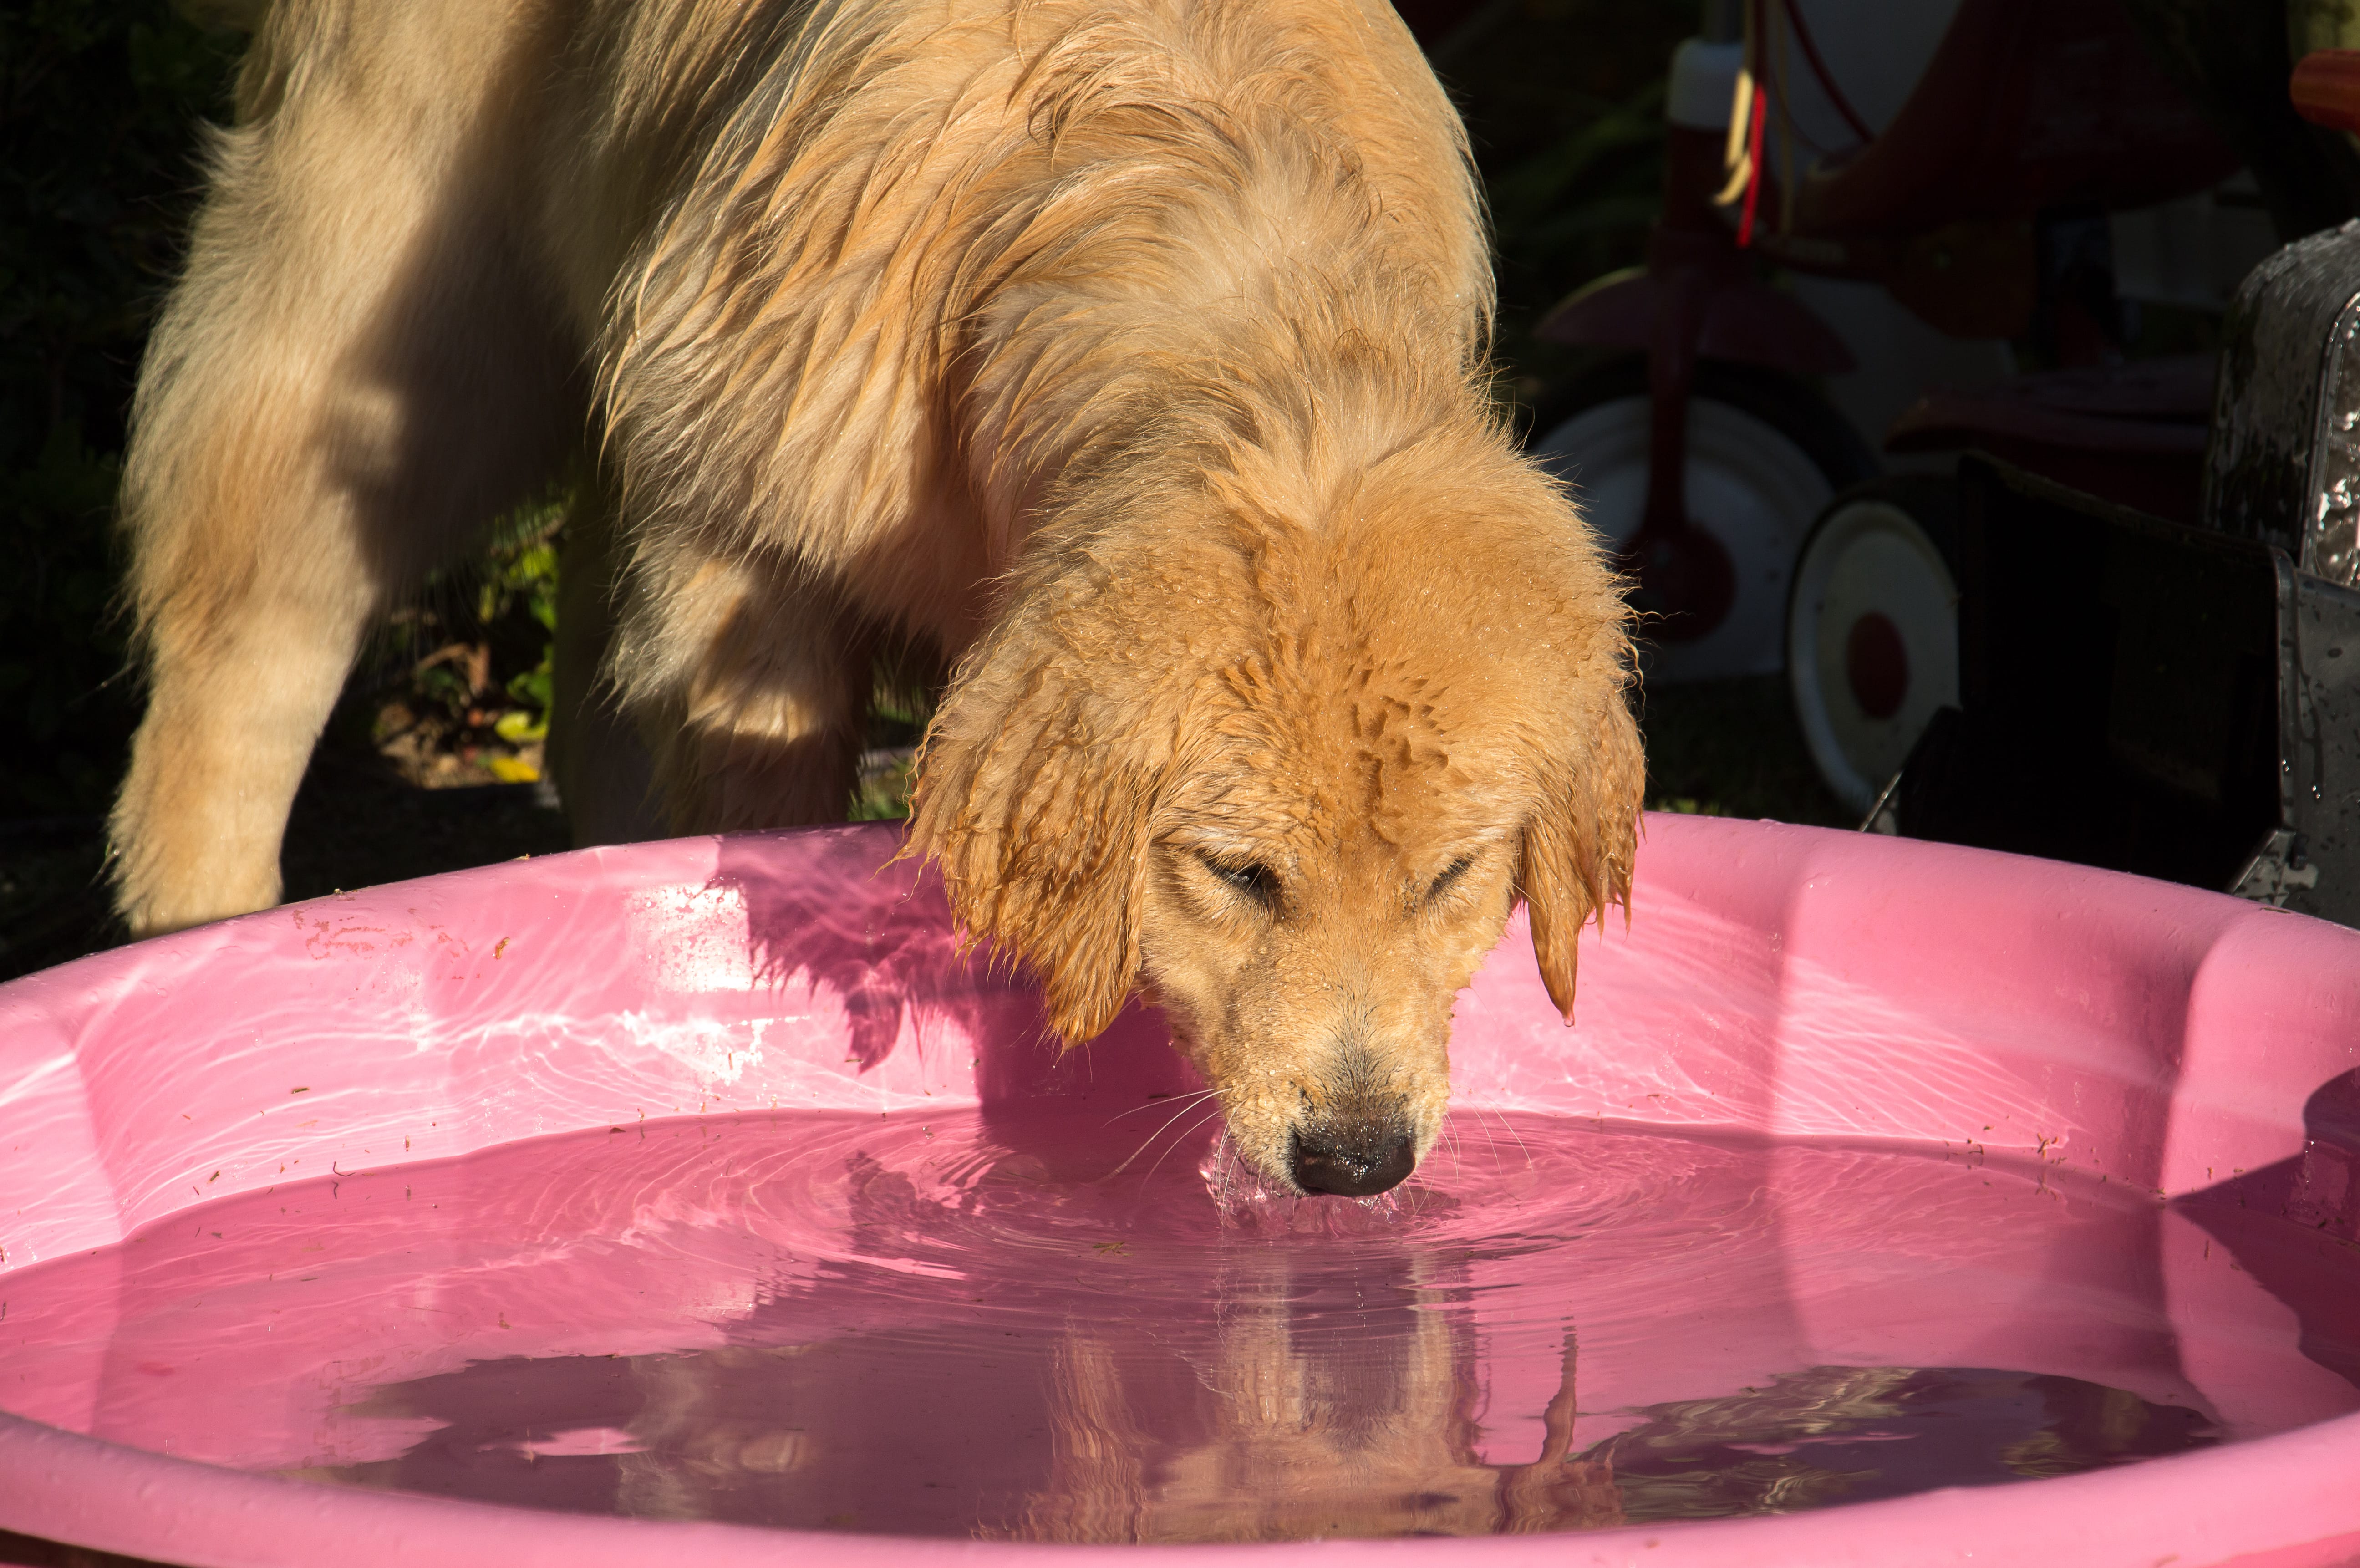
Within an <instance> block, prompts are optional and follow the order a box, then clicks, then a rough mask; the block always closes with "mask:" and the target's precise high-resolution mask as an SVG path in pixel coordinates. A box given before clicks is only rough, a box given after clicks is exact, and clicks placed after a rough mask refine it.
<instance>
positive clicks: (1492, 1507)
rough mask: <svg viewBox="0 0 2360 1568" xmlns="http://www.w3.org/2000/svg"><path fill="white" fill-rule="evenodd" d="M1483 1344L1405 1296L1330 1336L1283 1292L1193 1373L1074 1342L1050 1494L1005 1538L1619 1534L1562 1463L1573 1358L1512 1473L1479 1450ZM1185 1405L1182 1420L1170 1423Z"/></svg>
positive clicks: (1579, 1474)
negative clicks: (1175, 1405)
mask: <svg viewBox="0 0 2360 1568" xmlns="http://www.w3.org/2000/svg"><path fill="white" fill-rule="evenodd" d="M1371 1318H1374V1319H1376V1320H1378V1321H1374V1322H1371V1321H1369V1320H1370V1319H1371ZM1471 1337H1472V1336H1471V1335H1470V1333H1469V1332H1467V1330H1466V1326H1465V1320H1464V1319H1463V1318H1461V1317H1460V1316H1459V1315H1458V1314H1454V1313H1448V1312H1443V1311H1432V1310H1414V1309H1413V1308H1412V1307H1411V1306H1410V1305H1409V1304H1408V1297H1407V1293H1406V1292H1402V1293H1401V1303H1400V1304H1399V1305H1393V1304H1388V1305H1386V1306H1384V1307H1382V1308H1378V1309H1375V1310H1368V1309H1366V1308H1363V1309H1362V1310H1361V1311H1360V1312H1358V1313H1353V1312H1352V1311H1351V1310H1350V1303H1349V1301H1347V1302H1346V1303H1344V1310H1343V1311H1341V1312H1338V1313H1337V1314H1335V1315H1334V1318H1333V1319H1332V1320H1331V1321H1326V1322H1321V1321H1317V1320H1316V1319H1315V1320H1313V1321H1307V1322H1306V1321H1304V1319H1303V1318H1302V1317H1301V1315H1299V1314H1298V1313H1297V1312H1295V1311H1294V1310H1291V1309H1290V1306H1289V1304H1288V1303H1287V1302H1286V1301H1285V1299H1284V1298H1283V1296H1281V1295H1279V1294H1278V1293H1276V1292H1273V1293H1272V1294H1271V1295H1269V1296H1268V1297H1262V1298H1258V1299H1253V1300H1251V1301H1246V1302H1240V1303H1237V1304H1235V1305H1234V1306H1233V1307H1232V1308H1231V1310H1230V1311H1229V1313H1228V1314H1227V1315H1226V1316H1225V1318H1224V1320H1223V1321H1222V1324H1221V1327H1220V1332H1218V1335H1217V1336H1216V1337H1215V1338H1214V1340H1213V1342H1212V1343H1210V1344H1209V1345H1208V1346H1207V1351H1208V1352H1209V1354H1204V1355H1201V1356H1194V1357H1189V1358H1187V1361H1188V1365H1185V1367H1176V1366H1173V1365H1168V1364H1166V1365H1157V1358H1156V1357H1155V1355H1154V1354H1153V1351H1150V1352H1149V1353H1148V1354H1145V1355H1142V1349H1144V1348H1145V1344H1144V1343H1143V1342H1142V1341H1139V1340H1124V1339H1120V1338H1118V1337H1116V1336H1113V1335H1109V1334H1104V1333H1101V1332H1094V1331H1091V1330H1087V1329H1080V1330H1076V1331H1075V1332H1070V1333H1069V1334H1068V1335H1066V1337H1065V1340H1064V1342H1063V1343H1061V1344H1060V1345H1059V1347H1058V1349H1057V1352H1056V1354H1055V1356H1054V1365H1055V1368H1056V1371H1055V1376H1054V1377H1053V1378H1052V1379H1051V1384H1050V1387H1051V1389H1052V1396H1051V1397H1052V1399H1053V1402H1054V1403H1053V1420H1054V1424H1053V1427H1052V1434H1053V1442H1052V1448H1053V1452H1052V1457H1051V1461H1050V1474H1049V1478H1048V1482H1047V1485H1046V1486H1043V1488H1042V1489H1041V1490H1040V1491H1039V1492H1038V1493H1037V1494H1036V1495H1035V1496H1034V1497H1032V1500H1031V1501H1030V1503H1029V1504H1028V1505H1027V1507H1026V1508H1025V1510H1024V1513H1023V1516H1022V1519H1020V1520H1018V1521H1016V1522H1014V1523H1013V1524H1011V1526H1009V1527H1008V1528H1006V1529H1004V1530H1000V1531H995V1532H993V1533H997V1534H1000V1535H1003V1536H1005V1537H1008V1538H1011V1539H1018V1540H1026V1541H1077V1542H1078V1541H1300V1540H1305V1539H1309V1538H1317V1537H1322V1536H1360V1537H1370V1536H1399V1535H1497V1534H1513V1533H1523V1532H1526V1531H1537V1530H1581V1529H1588V1528H1596V1527H1599V1526H1604V1525H1612V1524H1620V1523H1621V1522H1622V1515H1621V1509H1620V1503H1619V1498H1618V1495H1617V1494H1616V1492H1615V1490H1614V1486H1613V1484H1612V1478H1611V1476H1609V1475H1607V1474H1605V1470H1606V1467H1605V1466H1604V1465H1601V1464H1584V1463H1581V1462H1578V1461H1577V1462H1573V1463H1568V1462H1567V1445H1568V1441H1569V1439H1570V1437H1571V1435H1572V1428H1573V1388H1574V1377H1573V1365H1574V1357H1573V1351H1572V1346H1571V1345H1570V1344H1569V1343H1568V1346H1567V1348H1566V1355H1565V1373H1564V1377H1563V1381H1562V1382H1561V1384H1560V1386H1559V1387H1558V1390H1557V1397H1556V1398H1555V1399H1553V1400H1552V1401H1551V1403H1550V1405H1549V1407H1548V1411H1547V1416H1546V1431H1547V1437H1546V1442H1545V1443H1544V1444H1543V1447H1542V1451H1541V1453H1540V1454H1539V1455H1538V1456H1537V1458H1535V1459H1534V1460H1533V1461H1532V1462H1530V1463H1527V1464H1488V1463H1486V1462H1485V1461H1484V1459H1483V1458H1482V1457H1480V1454H1479V1448H1478V1440H1479V1438H1480V1429H1479V1427H1478V1425H1477V1423H1476V1420H1475V1419H1474V1414H1473V1411H1474V1409H1475V1407H1476V1405H1477V1403H1478V1398H1479V1396H1480V1383H1479V1382H1478V1379H1477V1368H1476V1365H1475V1356H1474V1354H1473V1353H1474V1346H1473V1344H1472V1343H1470V1341H1471ZM1175 1373H1178V1374H1179V1375H1180V1376H1183V1377H1191V1378H1193V1379H1194V1380H1195V1381H1196V1388H1195V1389H1193V1390H1191V1389H1187V1388H1185V1386H1182V1385H1180V1384H1179V1382H1178V1380H1177V1379H1176V1378H1175V1376H1173V1375H1174V1374H1175ZM1175 1393H1177V1394H1179V1395H1180V1398H1181V1401H1182V1402H1183V1403H1184V1405H1185V1408H1186V1409H1187V1413H1188V1418H1189V1419H1187V1420H1184V1421H1174V1420H1170V1419H1169V1410H1170V1405H1169V1403H1168V1401H1170V1400H1171V1399H1172V1398H1173V1396H1174V1394H1175ZM1191 1395H1193V1398H1191V1397H1190V1396H1191Z"/></svg>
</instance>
